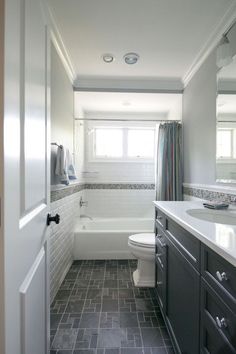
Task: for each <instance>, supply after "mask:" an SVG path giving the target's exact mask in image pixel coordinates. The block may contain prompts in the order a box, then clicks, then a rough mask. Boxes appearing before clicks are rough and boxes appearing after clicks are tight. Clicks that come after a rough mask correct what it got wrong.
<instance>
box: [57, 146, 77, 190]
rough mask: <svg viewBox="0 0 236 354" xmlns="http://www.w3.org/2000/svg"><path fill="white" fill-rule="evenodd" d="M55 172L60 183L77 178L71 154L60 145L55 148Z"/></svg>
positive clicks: (66, 182)
mask: <svg viewBox="0 0 236 354" xmlns="http://www.w3.org/2000/svg"><path fill="white" fill-rule="evenodd" d="M55 174H56V175H57V176H59V178H60V182H61V183H62V184H66V185H68V184H69V183H70V180H74V179H77V177H76V172H75V168H74V164H73V159H72V155H71V153H70V151H69V149H67V148H65V147H64V146H62V145H60V147H58V149H57V161H56V169H55Z"/></svg>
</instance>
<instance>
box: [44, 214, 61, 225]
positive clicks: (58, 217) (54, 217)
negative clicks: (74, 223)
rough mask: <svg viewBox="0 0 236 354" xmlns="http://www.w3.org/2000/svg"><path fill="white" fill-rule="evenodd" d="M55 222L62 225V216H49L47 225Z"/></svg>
mask: <svg viewBox="0 0 236 354" xmlns="http://www.w3.org/2000/svg"><path fill="white" fill-rule="evenodd" d="M52 221H53V222H55V223H56V224H59V223H60V215H59V214H56V215H55V216H51V214H48V215H47V225H48V226H49V225H50V224H51V222H52Z"/></svg>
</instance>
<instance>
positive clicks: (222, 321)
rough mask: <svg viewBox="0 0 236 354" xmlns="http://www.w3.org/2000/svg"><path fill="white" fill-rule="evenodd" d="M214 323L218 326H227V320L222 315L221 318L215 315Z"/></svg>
mask: <svg viewBox="0 0 236 354" xmlns="http://www.w3.org/2000/svg"><path fill="white" fill-rule="evenodd" d="M216 324H217V326H218V327H219V328H222V327H224V328H226V327H227V321H226V319H225V318H224V317H222V318H221V319H220V318H219V317H218V316H217V317H216Z"/></svg>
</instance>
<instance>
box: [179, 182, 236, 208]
mask: <svg viewBox="0 0 236 354" xmlns="http://www.w3.org/2000/svg"><path fill="white" fill-rule="evenodd" d="M183 193H184V194H185V195H189V196H191V197H195V198H200V199H206V200H217V201H224V202H227V203H229V204H235V201H234V200H235V198H236V195H235V194H230V193H224V192H217V191H211V190H207V189H202V188H196V187H185V186H184V187H183Z"/></svg>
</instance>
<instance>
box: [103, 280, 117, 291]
mask: <svg viewBox="0 0 236 354" xmlns="http://www.w3.org/2000/svg"><path fill="white" fill-rule="evenodd" d="M103 287H104V288H110V289H111V288H115V289H117V288H118V280H117V279H114V280H113V279H105V280H104V284H103Z"/></svg>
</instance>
